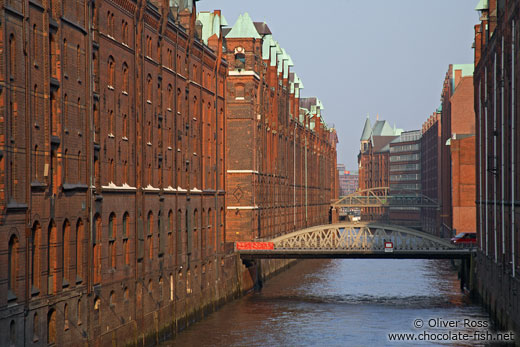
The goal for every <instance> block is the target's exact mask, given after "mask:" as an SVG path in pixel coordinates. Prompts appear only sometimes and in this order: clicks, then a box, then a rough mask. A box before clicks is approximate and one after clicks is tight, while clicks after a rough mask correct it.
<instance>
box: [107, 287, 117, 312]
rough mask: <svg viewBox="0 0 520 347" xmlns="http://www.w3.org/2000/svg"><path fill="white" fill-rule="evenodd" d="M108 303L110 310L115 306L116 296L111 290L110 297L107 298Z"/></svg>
mask: <svg viewBox="0 0 520 347" xmlns="http://www.w3.org/2000/svg"><path fill="white" fill-rule="evenodd" d="M108 303H109V305H110V307H112V308H113V307H115V306H116V294H115V292H114V291H113V290H112V291H111V292H110V296H109V297H108Z"/></svg>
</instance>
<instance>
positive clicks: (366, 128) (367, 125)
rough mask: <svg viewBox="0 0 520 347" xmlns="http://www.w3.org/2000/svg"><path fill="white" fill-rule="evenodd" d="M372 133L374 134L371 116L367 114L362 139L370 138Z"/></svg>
mask: <svg viewBox="0 0 520 347" xmlns="http://www.w3.org/2000/svg"><path fill="white" fill-rule="evenodd" d="M371 135H372V124H371V123H370V118H369V117H368V115H367V119H366V120H365V126H364V127H363V133H362V134H361V139H360V141H368V140H370V136H371Z"/></svg>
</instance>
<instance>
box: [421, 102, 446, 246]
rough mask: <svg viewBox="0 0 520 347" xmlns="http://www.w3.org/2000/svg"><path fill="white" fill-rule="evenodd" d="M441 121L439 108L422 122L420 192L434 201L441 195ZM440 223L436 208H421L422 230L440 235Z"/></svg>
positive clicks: (438, 212)
mask: <svg viewBox="0 0 520 347" xmlns="http://www.w3.org/2000/svg"><path fill="white" fill-rule="evenodd" d="M441 122H442V118H441V110H440V109H439V110H437V111H436V112H434V113H433V114H432V115H431V116H430V117H429V118H428V119H427V120H426V122H424V124H423V127H422V137H421V183H422V189H421V190H422V194H424V195H425V196H427V197H429V198H430V199H433V200H435V201H439V200H440V197H441V184H440V178H441V165H440V151H441V146H442V143H441V127H442V126H441ZM440 223H441V221H440V211H439V209H438V208H422V209H421V228H422V230H423V231H425V232H428V233H430V234H434V235H437V236H440V237H442V236H443V235H441V229H440ZM445 236H448V235H445Z"/></svg>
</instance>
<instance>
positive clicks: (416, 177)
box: [390, 174, 421, 182]
mask: <svg viewBox="0 0 520 347" xmlns="http://www.w3.org/2000/svg"><path fill="white" fill-rule="evenodd" d="M420 179H421V174H400V175H390V181H397V182H399V181H416V180H420Z"/></svg>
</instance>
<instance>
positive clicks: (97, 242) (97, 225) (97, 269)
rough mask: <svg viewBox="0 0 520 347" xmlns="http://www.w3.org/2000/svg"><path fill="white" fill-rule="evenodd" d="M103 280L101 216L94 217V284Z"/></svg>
mask: <svg viewBox="0 0 520 347" xmlns="http://www.w3.org/2000/svg"><path fill="white" fill-rule="evenodd" d="M100 282H101V217H100V216H99V215H98V214H96V216H95V217H94V284H98V283H100Z"/></svg>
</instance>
